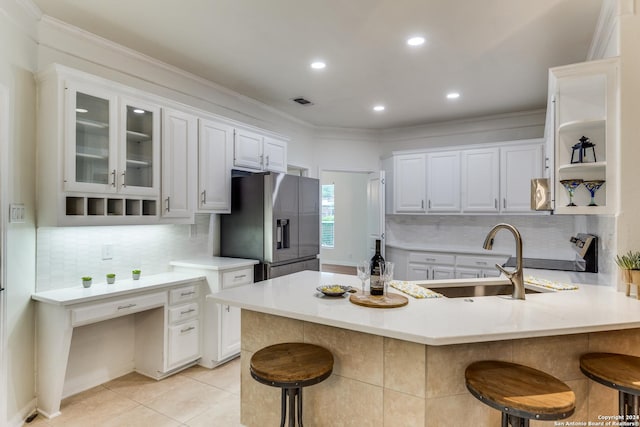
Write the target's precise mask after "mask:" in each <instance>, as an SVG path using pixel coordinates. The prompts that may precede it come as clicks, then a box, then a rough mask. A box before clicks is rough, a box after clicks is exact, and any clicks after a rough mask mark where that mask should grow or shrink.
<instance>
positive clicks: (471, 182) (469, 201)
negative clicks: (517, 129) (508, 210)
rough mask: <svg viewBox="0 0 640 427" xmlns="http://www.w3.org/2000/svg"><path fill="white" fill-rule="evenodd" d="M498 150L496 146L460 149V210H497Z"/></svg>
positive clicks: (498, 186)
mask: <svg viewBox="0 0 640 427" xmlns="http://www.w3.org/2000/svg"><path fill="white" fill-rule="evenodd" d="M499 161H500V152H499V149H497V148H487V149H477V150H464V151H462V210H463V211H464V212H498V211H499V209H500V208H499V202H498V198H499V197H500V182H499V178H500V167H499V165H498V162H499Z"/></svg>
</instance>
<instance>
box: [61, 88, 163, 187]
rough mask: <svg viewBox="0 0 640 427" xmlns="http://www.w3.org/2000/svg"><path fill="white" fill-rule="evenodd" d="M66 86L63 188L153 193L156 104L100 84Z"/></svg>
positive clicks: (156, 176)
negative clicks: (123, 94)
mask: <svg viewBox="0 0 640 427" xmlns="http://www.w3.org/2000/svg"><path fill="white" fill-rule="evenodd" d="M65 91H66V102H65V105H66V108H65V111H64V115H65V135H67V136H68V138H65V150H64V152H65V179H64V188H65V190H66V191H81V192H90V193H100V194H125V195H135V196H157V195H158V193H159V188H160V181H159V179H160V162H159V160H160V144H159V141H160V138H159V137H160V118H159V116H160V114H159V113H160V108H159V107H158V106H157V105H154V104H151V103H149V102H145V101H142V100H137V99H134V98H132V97H128V96H122V95H118V93H117V92H115V91H113V90H109V89H105V88H102V87H100V86H99V85H96V86H95V87H93V86H92V85H90V84H83V83H75V82H73V81H69V80H68V81H66V82H65Z"/></svg>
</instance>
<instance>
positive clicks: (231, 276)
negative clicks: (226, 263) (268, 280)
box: [222, 267, 253, 289]
mask: <svg viewBox="0 0 640 427" xmlns="http://www.w3.org/2000/svg"><path fill="white" fill-rule="evenodd" d="M249 283H253V267H249V268H243V269H242V270H234V271H225V272H223V273H222V289H228V288H233V287H235V286H240V285H248V284H249Z"/></svg>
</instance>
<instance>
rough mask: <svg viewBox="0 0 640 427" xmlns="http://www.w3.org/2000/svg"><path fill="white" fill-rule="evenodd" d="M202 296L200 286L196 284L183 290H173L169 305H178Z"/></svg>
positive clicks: (170, 293)
mask: <svg viewBox="0 0 640 427" xmlns="http://www.w3.org/2000/svg"><path fill="white" fill-rule="evenodd" d="M199 295H200V285H199V284H198V283H194V284H193V285H189V286H183V287H181V288H177V289H172V290H170V291H169V304H172V305H173V304H177V303H180V302H185V301H191V300H194V299H196V298H198V296H199Z"/></svg>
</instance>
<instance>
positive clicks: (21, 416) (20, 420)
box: [7, 399, 36, 427]
mask: <svg viewBox="0 0 640 427" xmlns="http://www.w3.org/2000/svg"><path fill="white" fill-rule="evenodd" d="M34 412H36V399H32V400H31V401H30V402H29V403H28V404H27V405H25V406H24V407H23V408H22V409H21V410H20V411H18V413H17V414H15V415H14V416H13V417H12V418H11V419H10V420H8V423H9V424H8V425H7V427H22V425H24V420H26V419H27V417H28V416H29V415H31V414H33V413H34Z"/></svg>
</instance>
